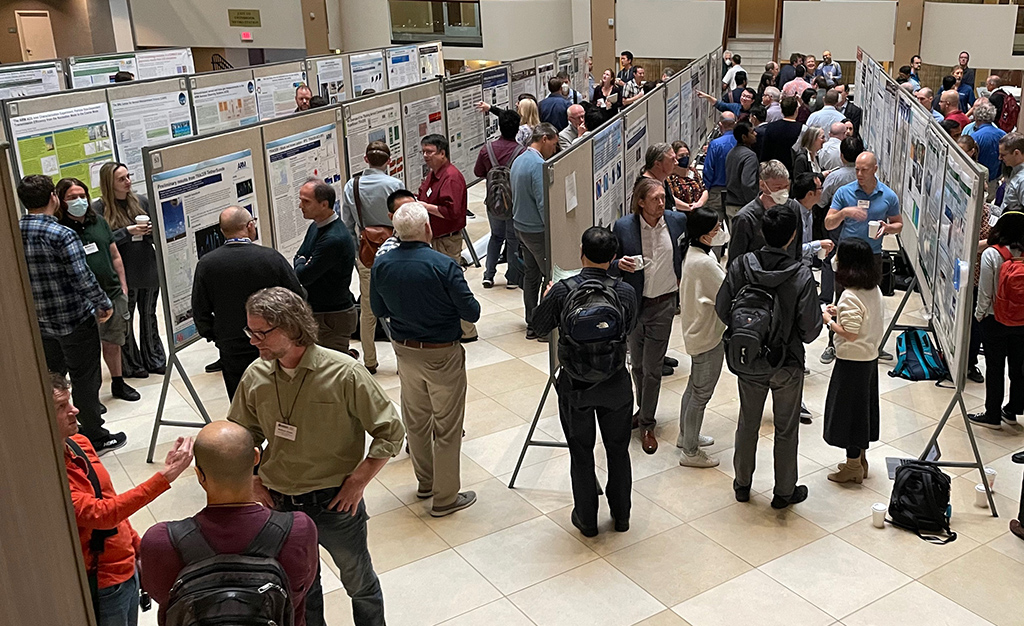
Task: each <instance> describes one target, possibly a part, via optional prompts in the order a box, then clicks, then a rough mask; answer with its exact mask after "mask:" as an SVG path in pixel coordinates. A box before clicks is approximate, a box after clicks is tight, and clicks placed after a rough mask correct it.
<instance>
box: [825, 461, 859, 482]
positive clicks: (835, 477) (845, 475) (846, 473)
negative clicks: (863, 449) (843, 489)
mask: <svg viewBox="0 0 1024 626" xmlns="http://www.w3.org/2000/svg"><path fill="white" fill-rule="evenodd" d="M828 479H829V480H831V481H832V482H834V483H849V482H854V483H857V484H858V485H859V484H860V483H862V482H864V467H863V466H862V465H861V464H860V459H859V458H858V459H846V463H840V464H839V471H838V472H833V473H831V474H829V475H828Z"/></svg>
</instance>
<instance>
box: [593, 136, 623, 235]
mask: <svg viewBox="0 0 1024 626" xmlns="http://www.w3.org/2000/svg"><path fill="white" fill-rule="evenodd" d="M622 126H623V123H622V118H621V117H620V118H619V119H617V120H615V121H614V122H612V123H611V124H608V125H607V126H606V127H604V128H603V129H602V130H601V131H600V132H598V133H597V134H596V135H595V136H594V140H593V148H594V225H595V226H609V227H610V226H611V225H612V224H614V223H615V220H617V219H619V218H620V217H622V214H623V211H624V209H625V197H626V195H625V190H624V188H623V183H622V176H623V174H624V172H623V164H622Z"/></svg>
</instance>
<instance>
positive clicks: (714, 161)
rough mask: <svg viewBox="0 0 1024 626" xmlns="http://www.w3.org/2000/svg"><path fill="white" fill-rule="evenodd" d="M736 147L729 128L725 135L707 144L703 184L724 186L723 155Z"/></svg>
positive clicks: (710, 186) (709, 187) (707, 186)
mask: <svg viewBox="0 0 1024 626" xmlns="http://www.w3.org/2000/svg"><path fill="white" fill-rule="evenodd" d="M735 147H736V137H734V136H733V134H732V131H731V130H730V131H729V132H728V133H726V134H725V135H722V136H721V137H719V138H718V139H715V140H714V141H712V142H711V143H710V144H708V152H707V154H706V155H705V157H704V172H703V176H704V186H705V187H706V188H708V189H711V188H712V187H725V157H727V156H729V151H730V150H732V149H733V148H735Z"/></svg>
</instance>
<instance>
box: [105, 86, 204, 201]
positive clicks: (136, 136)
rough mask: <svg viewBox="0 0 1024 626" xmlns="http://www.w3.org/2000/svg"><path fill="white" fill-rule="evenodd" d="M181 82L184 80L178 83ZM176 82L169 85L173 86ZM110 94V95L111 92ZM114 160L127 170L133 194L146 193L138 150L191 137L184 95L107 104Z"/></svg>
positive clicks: (173, 93)
mask: <svg viewBox="0 0 1024 626" xmlns="http://www.w3.org/2000/svg"><path fill="white" fill-rule="evenodd" d="M180 80H181V82H184V79H180ZM177 82H178V81H172V83H174V84H176V83H177ZM111 93H113V92H111ZM110 116H111V119H112V120H113V122H114V137H115V139H116V141H115V142H114V143H115V146H116V147H117V159H118V160H119V161H121V162H122V163H124V164H125V165H127V166H128V171H129V172H131V175H132V187H133V188H134V189H135V193H146V172H145V168H144V167H143V164H142V149H143V148H145V147H146V146H159V145H162V144H165V143H168V142H171V141H174V140H175V139H180V138H182V137H190V136H192V134H193V133H192V112H191V107H189V99H188V92H187V91H185V90H183V89H182V90H177V89H176V90H173V91H168V92H167V93H159V94H153V95H149V96H138V97H134V98H122V99H119V100H111V101H110Z"/></svg>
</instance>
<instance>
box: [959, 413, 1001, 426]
mask: <svg viewBox="0 0 1024 626" xmlns="http://www.w3.org/2000/svg"><path fill="white" fill-rule="evenodd" d="M967 419H969V420H971V423H972V424H977V425H978V426H984V427H985V428H991V429H992V430H1002V429H1003V420H1001V419H999V418H998V417H997V418H996V419H994V420H993V419H990V418H989V416H988V414H986V413H971V414H970V415H968V416H967Z"/></svg>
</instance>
